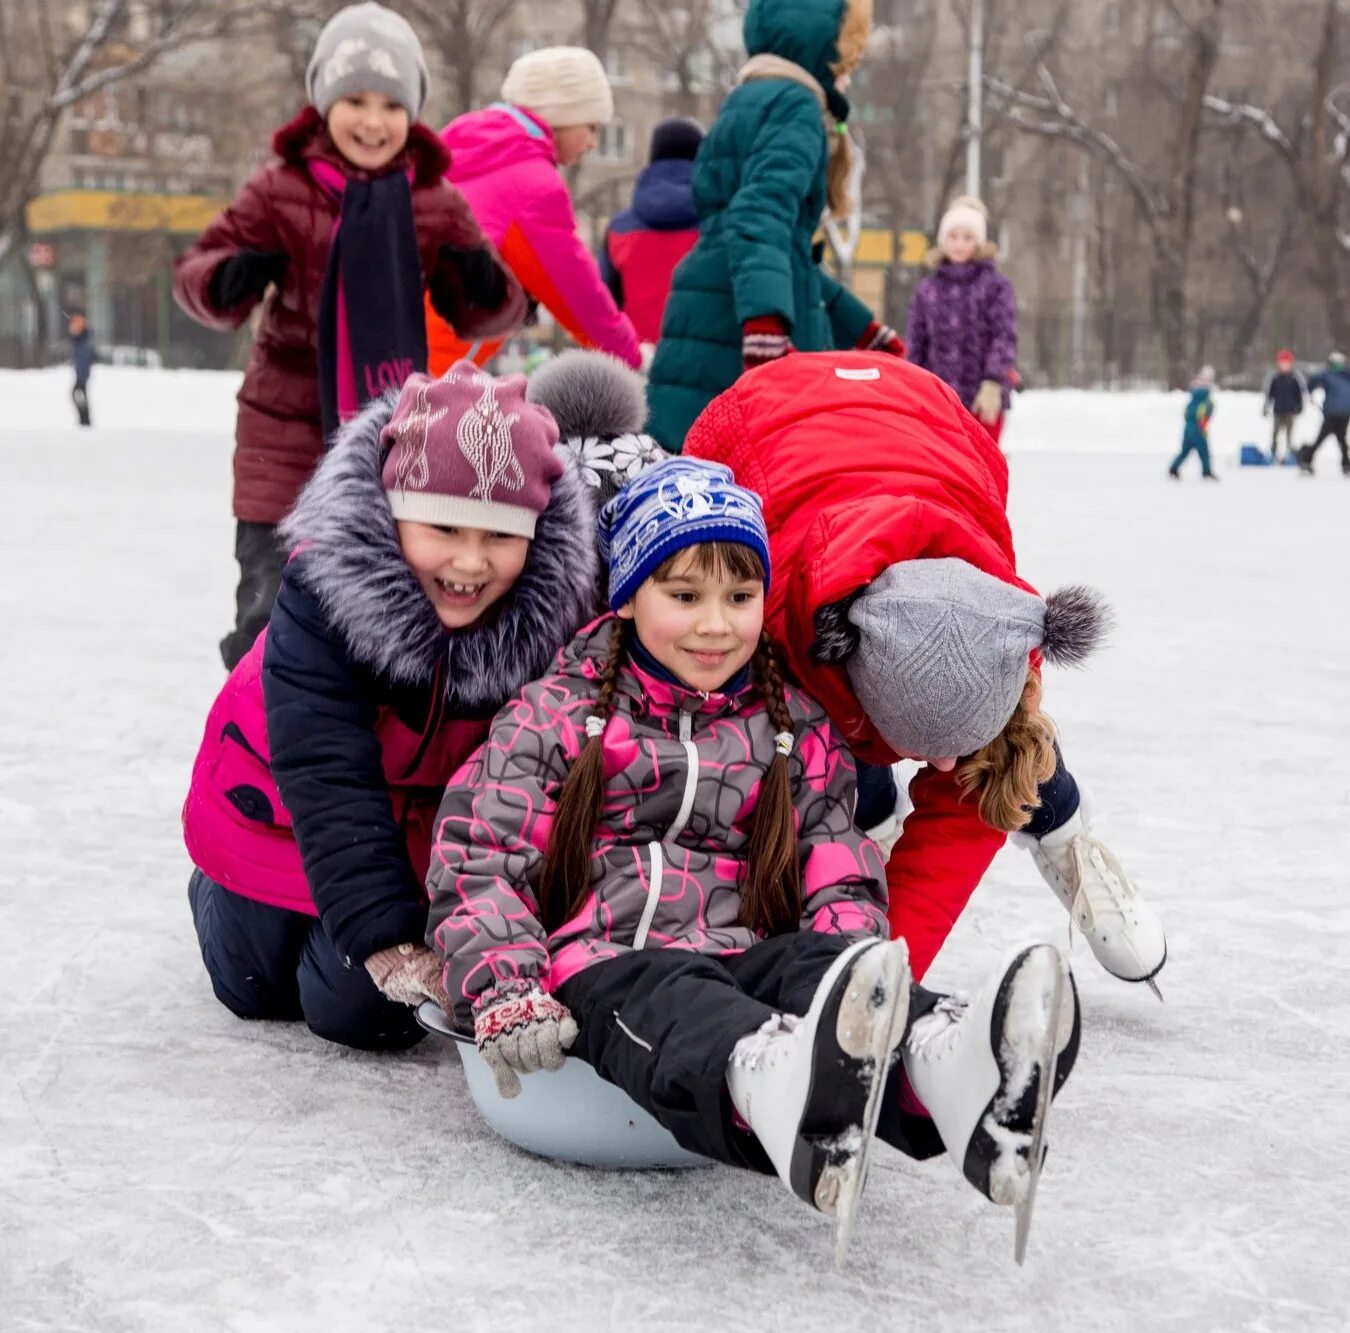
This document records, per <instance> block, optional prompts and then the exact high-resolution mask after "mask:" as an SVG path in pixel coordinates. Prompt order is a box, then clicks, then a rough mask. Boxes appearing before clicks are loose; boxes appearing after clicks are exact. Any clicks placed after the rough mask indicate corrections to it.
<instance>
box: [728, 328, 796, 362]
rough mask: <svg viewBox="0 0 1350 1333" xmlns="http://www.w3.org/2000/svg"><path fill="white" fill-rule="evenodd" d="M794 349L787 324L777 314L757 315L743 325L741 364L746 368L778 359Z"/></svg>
mask: <svg viewBox="0 0 1350 1333" xmlns="http://www.w3.org/2000/svg"><path fill="white" fill-rule="evenodd" d="M792 350H793V347H792V339H791V338H790V337H788V331H787V325H786V324H784V323H783V321H782V320H781V319H779V318H778V316H777V315H757V316H756V317H755V318H754V319H747V320H746V321H745V323H744V324H742V325H741V365H742V366H743V367H744V368H745V369H746V370H753V369H754V368H755V367H756V366H763V365H767V364H768V363H769V362H770V361H777V360H778V358H779V357H780V356H786V355H787V354H788V353H789V352H790V351H792Z"/></svg>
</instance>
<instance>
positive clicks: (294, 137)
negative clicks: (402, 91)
mask: <svg viewBox="0 0 1350 1333" xmlns="http://www.w3.org/2000/svg"><path fill="white" fill-rule="evenodd" d="M272 151H273V152H274V153H275V154H276V155H277V156H278V157H279V158H280V159H281V160H282V161H283V162H286V163H288V164H289V165H291V166H301V165H303V164H304V161H305V159H306V158H310V157H317V158H319V159H320V160H321V161H324V162H330V163H332V165H333V166H335V167H336V168H337V169H338V170H339V171H341V172H342V173H343V174H344V175H347V176H351V177H352V178H353V179H354V180H370V179H371V178H372V177H373V176H377V175H383V174H384V172H388V171H396V170H397V171H408V170H411V171H412V174H413V184H414V185H422V186H426V185H434V184H435V183H436V182H437V181H438V180H440V178H441V177H442V176H444V175H445V172H446V169H447V168H448V167H449V165H450V159H449V157H448V156H447V155H446V151H445V147H444V145H443V144H442V143H441V141H440V140H439V139H438V138H437V137H436V135H435V134H434V133H433V132H432V130H431V129H429V128H428V127H427V126H426V125H423V124H422V122H421V121H420V120H415V121H413V123H412V125H411V127H410V128H409V130H408V142H407V144H406V146H405V147H404V149H403V151H402V152H401V153H400V154H399V155H398V156H397V157H396V158H394V160H393V161H392V162H391V163H389V165H388V166H387V167H386V168H385V169H384V172H369V171H361V170H359V169H358V168H356V167H354V166H352V164H351V163H350V162H348V161H347V159H346V158H345V157H343V156H342V154H341V153H339V152H338V150H337V148H336V146H335V145H334V143H333V141H332V139H330V138H329V137H328V126H327V125H326V124H325V123H324V119H323V117H322V116H321V115H319V109H318V107H316V106H311V105H306V106H303V107H301V108H300V110H299V112H297V114H296V115H295V116H294V118H293V119H291V120H288V121H287V122H286V123H285V124H284V125H282V126H280V127H279V128H278V129H277V130H275V131H274V132H273V134H272Z"/></svg>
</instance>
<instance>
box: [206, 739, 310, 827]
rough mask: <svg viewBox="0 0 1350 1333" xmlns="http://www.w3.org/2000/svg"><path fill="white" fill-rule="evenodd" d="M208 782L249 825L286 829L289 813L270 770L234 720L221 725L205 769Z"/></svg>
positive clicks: (289, 819)
mask: <svg viewBox="0 0 1350 1333" xmlns="http://www.w3.org/2000/svg"><path fill="white" fill-rule="evenodd" d="M209 778H210V782H211V786H212V787H213V788H214V789H215V790H216V791H218V792H220V794H221V795H222V796H224V798H225V800H226V801H228V802H229V804H230V806H231V807H233V809H234V811H235V813H237V814H238V815H239V817H240V819H241V820H242V821H243V822H245V823H247V824H249V825H252V826H261V827H263V828H270V829H289V828H290V827H291V816H290V813H289V812H288V811H287V809H286V807H285V806H284V805H282V803H281V798H280V797H279V796H278V795H277V789H276V783H275V782H274V781H273V780H272V772H271V769H270V768H269V767H268V765H267V762H266V761H265V760H264V759H263V757H262V755H261V754H259V753H258V751H257V750H256V749H254V748H253V746H252V745H251V744H250V743H249V740H248V738H247V737H246V736H245V735H244V733H243V731H242V730H241V729H240V727H239V725H238V723H235V722H227V723H226V724H225V726H224V727H223V728H222V729H221V733H220V739H219V741H218V743H217V745H216V752H215V754H214V756H213V757H212V760H211V766H210V769H209Z"/></svg>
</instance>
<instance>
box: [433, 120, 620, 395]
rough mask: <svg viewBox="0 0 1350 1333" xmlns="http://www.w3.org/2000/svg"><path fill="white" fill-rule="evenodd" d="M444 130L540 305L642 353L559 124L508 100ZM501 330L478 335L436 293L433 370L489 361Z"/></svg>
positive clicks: (512, 264)
mask: <svg viewBox="0 0 1350 1333" xmlns="http://www.w3.org/2000/svg"><path fill="white" fill-rule="evenodd" d="M441 138H442V140H443V141H444V143H445V146H446V147H447V148H448V149H449V150H450V169H449V171H448V172H447V173H446V176H447V179H448V180H449V181H450V182H451V184H453V185H454V186H455V187H456V188H457V189H458V190H459V191H460V193H461V194H463V196H464V197H465V199H467V200H468V201H469V207H470V208H471V209H472V210H473V213H474V216H475V217H476V218H477V219H478V224H479V226H481V227H482V229H483V232H484V234H485V235H486V236H487V237H488V238H489V239H490V240H491V241H492V243H493V244H494V245H495V246H496V247H497V250H498V251H499V253H500V254H501V257H502V259H503V260H505V261H506V265H507V267H508V268H510V269H511V271H512V272H513V273H514V274H515V275H516V277H517V279H518V280H519V281H520V285H521V286H522V287H524V288H525V290H526V292H528V293H529V295H530V296H532V297H533V298H534V299H535V300H536V301H537V302H538V303H539V304H540V305H542V306H543V307H544V308H545V309H546V310H548V311H549V312H550V313H551V314H552V315H553V317H554V319H556V320H557V321H558V323H559V324H561V325H562V326H563V328H565V329H566V330H567V332H568V333H570V334H571V335H572V337H573V338H575V339H576V341H577V342H578V343H580V345H581V346H582V347H594V348H597V349H598V350H599V351H602V352H608V353H609V354H610V355H611V356H615V357H618V358H619V360H620V361H624V362H626V363H627V364H628V365H630V366H633V367H637V366H639V365H640V364H641V363H642V354H641V351H640V350H639V347H638V337H637V334H636V333H635V332H634V330H633V325H632V322H631V321H630V320H629V318H628V316H627V315H625V314H624V313H623V312H622V311H621V310H620V309H619V307H618V306H617V305H615V303H614V298H613V296H611V295H610V292H609V289H608V288H607V287H606V286H605V284H604V282H603V281H602V279H601V277H600V270H599V267H598V266H597V264H596V261H595V258H594V257H593V256H592V255H591V252H590V251H589V250H587V249H586V247H585V246H584V245H583V244H582V243H581V237H580V236H579V235H578V234H577V220H576V215H575V214H574V213H573V211H572V197H571V195H569V194H568V192H567V185H566V183H565V182H564V180H563V178H562V176H561V175H559V173H558V154H557V149H556V147H555V146H554V142H553V131H552V130H551V129H550V128H549V127H548V125H546V124H545V123H544V122H543V121H542V120H539V119H538V118H537V117H536V116H534V115H532V114H531V113H530V112H528V111H526V110H525V109H524V108H522V107H518V106H512V105H510V104H509V103H506V102H498V103H496V104H494V105H493V106H490V107H488V108H486V109H485V110H483V111H471V112H469V113H468V114H467V115H464V116H460V117H459V118H458V119H457V120H452V121H451V122H450V124H448V125H447V126H446V127H445V129H444V130H442V131H441ZM501 341H502V340H501V339H500V338H496V339H487V340H484V341H479V342H474V341H472V340H471V338H470V337H468V336H461V335H460V334H459V333H457V332H456V331H455V330H454V329H452V328H451V327H450V326H449V325H448V324H447V323H446V322H445V321H444V320H443V319H441V317H440V316H439V315H438V314H437V313H436V312H435V311H434V310H433V309H432V308H431V305H430V302H428V303H427V346H428V349H429V352H430V358H429V359H430V368H431V373H432V374H433V375H440V374H443V373H444V372H445V371H446V370H448V369H449V368H450V367H451V366H452V365H454V363H455V362H456V361H459V360H461V359H463V358H465V357H470V358H471V359H472V360H474V361H477V362H478V364H479V365H482V364H484V363H485V362H486V361H487V360H488V359H489V358H490V357H491V356H492V355H493V354H494V353H495V352H496V351H497V349H498V348H499V347H500V346H501Z"/></svg>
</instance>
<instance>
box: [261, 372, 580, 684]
mask: <svg viewBox="0 0 1350 1333" xmlns="http://www.w3.org/2000/svg"><path fill="white" fill-rule="evenodd" d="M397 401H398V394H397V392H396V391H393V390H391V391H390V392H389V393H387V394H385V395H384V396H383V397H382V398H379V399H376V400H375V401H374V402H372V403H370V404H369V405H368V406H367V407H366V409H365V410H364V411H363V412H362V413H361V415H360V416H358V417H356V418H355V419H354V420H353V421H351V422H350V423H348V425H346V426H345V427H343V429H342V430H341V432H340V433H339V434H338V437H337V440H336V442H335V443H334V445H333V448H332V450H331V451H330V452H329V453H328V454H327V456H326V457H325V458H324V460H323V462H322V463H321V464H320V465H319V468H318V471H316V472H315V474H314V476H313V477H312V478H311V479H310V481H309V483H308V484H307V485H306V486H305V489H304V490H303V491H302V492H301V493H300V498H299V499H298V500H297V501H296V503H295V508H294V509H292V510H291V512H290V513H289V514H288V515H287V517H286V519H285V521H284V522H283V523H282V525H281V535H282V537H283V538H284V540H285V541H286V543H287V545H288V546H289V548H290V549H291V550H292V551H294V552H295V553H296V556H297V558H298V559H300V560H302V561H303V580H304V583H305V585H306V586H307V587H308V588H309V589H310V591H311V592H313V593H314V595H315V596H316V597H317V598H318V600H319V603H320V605H322V607H323V609H324V614H325V615H326V616H327V617H328V619H329V622H330V623H331V624H332V626H333V628H334V629H335V630H337V632H338V633H339V634H340V635H341V637H342V640H343V642H344V643H345V644H346V645H347V650H348V652H350V653H351V656H352V659H353V660H354V661H355V662H357V663H359V664H360V665H361V666H364V667H368V668H369V669H371V670H372V671H374V672H376V673H378V674H380V675H383V676H386V677H388V678H389V679H390V680H392V681H394V682H396V683H399V684H416V683H422V684H425V683H428V682H429V681H431V680H432V679H433V678H434V676H435V672H436V670H437V667H438V666H444V667H445V669H446V675H445V680H446V698H447V701H448V702H449V703H450V704H451V705H452V706H456V705H457V706H460V707H463V708H466V709H475V710H481V709H495V708H498V707H500V706H501V704H502V703H503V702H505V700H507V699H509V698H510V697H511V696H512V695H513V694H514V693H515V692H516V691H517V690H519V689H520V687H521V686H522V685H524V684H526V683H527V682H528V681H531V680H534V679H535V678H536V677H538V676H541V675H543V674H544V672H545V671H546V670H547V669H548V667H549V664H550V663H551V662H552V661H553V658H554V657H555V656H556V654H557V652H558V649H559V648H561V647H562V646H563V645H564V644H565V643H567V642H568V640H569V639H571V637H572V634H573V633H574V631H575V630H576V629H577V628H578V627H579V626H581V625H583V624H584V623H586V621H588V620H590V619H591V618H592V616H594V615H595V612H596V576H597V572H598V569H599V556H598V554H597V551H596V536H595V519H594V510H593V508H592V506H591V504H590V503H589V501H588V499H587V497H586V494H585V486H584V484H583V483H582V481H581V480H580V478H579V477H578V475H577V471H576V467H575V464H574V463H573V462H572V461H571V455H570V454H569V453H566V452H563V451H561V450H560V456H562V457H563V459H564V463H565V468H564V471H563V475H562V476H561V477H560V478H559V479H558V480H557V482H555V483H554V486H553V492H552V495H551V497H550V499H549V503H548V508H547V509H545V510H544V512H543V514H541V515H540V517H539V523H538V526H537V528H536V530H535V537H534V541H533V542H532V543H531V545H530V553H529V556H528V557H527V558H526V561H525V568H524V569H523V570H522V571H521V575H520V578H519V579H518V580H517V581H516V584H515V586H514V587H513V588H512V589H511V591H510V592H509V593H507V595H506V596H505V597H503V598H502V600H501V601H500V602H499V603H498V604H497V606H496V607H494V608H493V613H492V614H491V618H490V619H489V620H488V621H487V622H486V623H484V624H481V625H479V626H476V627H474V628H472V629H467V630H457V631H449V630H447V629H445V627H444V626H443V625H442V624H441V622H440V618H439V617H438V616H437V614H436V610H435V608H434V607H433V606H432V604H431V602H430V600H429V599H428V598H427V595H426V594H425V593H424V592H423V591H422V588H421V586H420V585H419V583H418V582H417V578H416V576H415V575H414V574H413V572H412V570H411V569H410V568H409V567H408V564H407V562H406V561H405V560H404V558H403V553H402V551H401V549H400V547H399V542H398V531H397V529H396V527H395V525H394V518H393V515H392V514H391V513H390V512H389V502H388V500H387V499H386V498H385V493H384V486H383V485H382V483H381V481H380V468H381V465H382V463H383V461H384V448H383V445H382V443H381V440H380V433H381V431H382V430H383V429H384V427H385V425H386V424H387V423H388V421H389V418H390V417H391V416H392V415H393V412H394V407H395V404H396V403H397Z"/></svg>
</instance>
